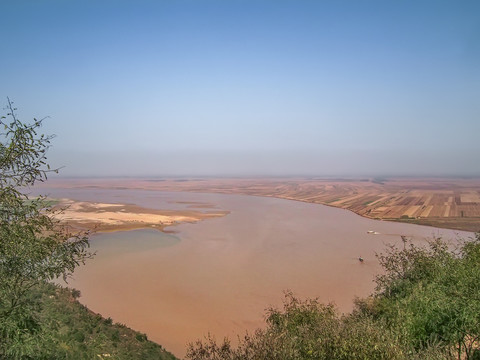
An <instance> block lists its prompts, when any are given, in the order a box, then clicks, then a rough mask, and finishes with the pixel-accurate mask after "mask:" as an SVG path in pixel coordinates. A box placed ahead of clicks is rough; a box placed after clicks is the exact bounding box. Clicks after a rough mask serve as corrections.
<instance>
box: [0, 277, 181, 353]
mask: <svg viewBox="0 0 480 360" xmlns="http://www.w3.org/2000/svg"><path fill="white" fill-rule="evenodd" d="M79 295H80V294H79V292H78V290H71V289H67V288H63V287H60V286H57V285H53V284H51V283H43V284H39V285H37V286H36V287H34V288H32V289H31V290H30V291H29V295H28V300H29V303H30V306H32V307H33V308H34V310H35V323H36V324H37V325H36V326H35V327H33V328H29V334H30V335H31V336H29V337H28V338H26V337H24V338H23V339H24V341H22V342H18V343H16V344H15V343H12V344H9V347H8V349H9V352H10V353H9V354H5V353H3V356H4V357H5V358H21V359H45V360H46V359H79V360H81V359H118V360H127V359H132V360H135V359H147V360H148V359H152V360H153V359H155V360H157V359H159V360H173V359H176V358H175V356H173V355H172V354H170V353H169V352H167V351H166V350H164V349H163V348H162V347H161V346H160V345H158V344H156V343H154V342H151V341H149V340H148V339H147V336H146V335H145V334H142V333H139V332H136V331H134V330H132V329H129V328H128V327H126V326H125V325H121V324H113V322H112V320H111V319H110V318H108V319H105V318H103V317H101V316H100V315H98V314H95V313H93V312H92V311H90V310H88V309H87V308H86V307H85V306H84V305H82V304H80V303H79V302H78V301H77V300H76V298H77V297H78V296H79ZM0 358H3V357H2V352H1V351H0Z"/></svg>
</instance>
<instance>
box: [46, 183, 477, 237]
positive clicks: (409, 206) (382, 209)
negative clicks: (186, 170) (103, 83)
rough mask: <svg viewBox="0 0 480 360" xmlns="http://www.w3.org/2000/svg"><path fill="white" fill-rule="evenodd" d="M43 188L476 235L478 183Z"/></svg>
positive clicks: (73, 185) (78, 185)
mask: <svg viewBox="0 0 480 360" xmlns="http://www.w3.org/2000/svg"><path fill="white" fill-rule="evenodd" d="M380 180H381V181H380ZM45 185H46V187H47V188H48V187H56V186H61V187H65V188H72V189H73V188H96V189H131V190H135V189H136V190H156V191H180V192H199V193H220V194H242V195H254V196H263V197H274V198H279V199H286V200H295V201H301V202H306V203H313V204H321V205H326V206H331V207H336V208H341V209H345V210H350V211H352V212H354V213H355V214H357V215H360V216H362V217H365V218H368V219H374V220H385V221H394V222H401V223H410V224H418V225H425V226H433V227H439V228H445V229H453V230H463V231H471V232H478V231H480V178H391V179H390V178H389V179H383V178H382V179H377V178H373V179H364V178H362V179H348V178H345V179H344V178H340V179H339V178H335V179H329V178H289V177H285V178H199V177H194V178H190V179H189V178H174V177H166V178H162V179H151V178H147V179H135V178H68V179H54V180H49V182H48V184H45ZM132 226H133V225H132ZM147 227H150V225H149V226H147ZM136 228H138V226H136Z"/></svg>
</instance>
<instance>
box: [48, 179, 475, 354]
mask: <svg viewBox="0 0 480 360" xmlns="http://www.w3.org/2000/svg"><path fill="white" fill-rule="evenodd" d="M42 192H43V193H48V194H50V196H52V197H68V198H70V199H76V200H84V201H97V202H117V203H133V204H137V205H140V206H145V207H151V208H157V209H185V208H187V207H190V208H191V207H192V206H195V204H198V206H199V208H201V207H205V204H213V205H215V207H216V208H217V209H222V210H229V211H231V213H230V214H229V215H227V216H225V217H222V218H215V219H208V220H205V221H202V222H200V223H196V224H182V225H178V226H172V227H169V228H168V230H173V231H174V233H173V234H164V233H161V232H158V231H156V230H151V229H145V230H133V231H127V232H117V233H105V234H96V235H94V236H92V238H91V246H92V249H93V250H94V251H96V252H97V255H96V257H95V258H94V259H93V260H90V261H88V263H87V265H85V266H82V267H80V268H78V269H77V270H76V271H75V274H74V276H73V279H71V280H70V282H69V284H68V285H69V286H71V287H75V288H77V289H79V290H80V291H81V294H82V296H81V298H80V301H81V302H82V303H84V304H85V305H87V306H88V307H89V308H90V309H92V310H93V311H95V312H99V313H101V314H102V315H103V316H105V317H111V318H112V319H113V320H114V321H116V322H120V323H124V324H126V325H128V326H129V327H132V328H134V329H136V330H139V331H142V332H144V333H146V334H147V335H148V337H149V338H150V339H151V340H154V341H156V342H158V343H160V344H162V345H163V346H164V347H165V348H166V349H167V350H169V351H171V352H173V353H174V354H175V355H177V356H179V357H182V356H184V355H185V350H186V344H187V342H190V341H194V340H196V339H197V338H202V337H203V336H204V335H207V333H210V334H213V335H215V336H216V337H217V339H222V338H223V336H229V337H230V338H233V339H235V338H236V335H237V334H240V335H242V334H244V333H245V331H246V330H249V331H251V330H253V329H255V328H257V327H261V326H263V324H264V323H263V316H264V313H265V311H264V310H265V308H267V307H268V306H270V305H274V306H280V305H281V304H282V300H283V292H284V291H285V290H287V289H288V290H291V291H293V292H294V293H295V294H296V295H297V296H298V297H300V298H305V297H318V298H319V299H320V301H322V302H335V303H336V304H337V306H338V308H339V310H340V311H341V312H347V311H350V310H351V309H352V305H353V299H354V297H355V296H359V297H363V296H366V295H368V294H369V293H371V292H372V290H373V288H374V283H373V279H374V277H375V275H376V274H378V273H379V271H380V268H379V265H378V263H377V260H376V258H375V253H376V252H381V251H382V250H384V249H385V245H386V244H388V243H397V244H398V245H399V246H401V244H402V242H401V238H400V235H406V236H408V237H410V238H412V239H413V241H415V242H420V243H421V242H423V241H425V239H427V238H431V237H432V236H443V237H444V238H446V239H452V241H453V240H455V239H457V238H459V237H468V236H472V235H473V234H471V233H466V232H459V231H453V230H445V229H436V228H432V227H425V226H418V225H409V224H401V223H393V222H385V221H376V220H370V219H366V218H362V217H360V216H358V215H356V214H354V213H351V212H349V211H346V210H342V209H337V208H332V207H327V206H322V205H317V204H308V203H302V202H298V201H291V200H283V199H275V198H266V197H253V196H243V195H221V194H197V193H182V192H154V191H142V190H96V189H48V190H46V191H45V189H43V191H42ZM204 210H209V209H204ZM368 231H376V232H379V233H380V234H379V235H372V234H367V232H368ZM360 256H361V257H362V258H363V259H364V262H363V263H361V262H360V261H359V260H358V258H359V257H360Z"/></svg>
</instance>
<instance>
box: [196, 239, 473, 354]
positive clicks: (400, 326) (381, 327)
mask: <svg viewBox="0 0 480 360" xmlns="http://www.w3.org/2000/svg"><path fill="white" fill-rule="evenodd" d="M379 260H380V263H381V264H382V266H383V268H384V273H383V274H382V275H380V276H378V277H377V279H376V284H377V287H376V291H375V293H374V294H372V295H371V296H370V297H368V298H367V299H361V300H360V299H358V300H356V304H355V309H354V311H353V312H352V313H351V314H348V315H340V314H339V313H338V311H337V310H336V308H335V306H334V305H332V304H328V305H324V304H320V303H319V302H318V301H316V300H306V301H301V300H298V299H297V298H295V297H294V296H293V295H292V294H291V293H287V294H286V299H285V302H284V308H283V309H281V310H279V309H275V308H271V309H269V310H268V311H267V314H266V328H265V329H259V330H257V331H256V332H255V333H254V334H247V335H245V336H244V337H243V338H241V339H239V345H238V346H237V347H233V346H232V345H231V343H230V341H229V340H228V339H224V340H223V341H222V342H220V343H217V341H216V340H215V339H213V338H211V337H208V338H206V339H205V340H203V341H202V340H198V341H197V342H196V343H194V344H190V345H189V348H188V353H187V357H188V358H189V359H192V360H234V359H238V360H240V359H242V360H245V359H246V360H248V359H251V360H254V359H258V360H260V359H272V360H274V359H275V360H276V359H278V360H290V359H291V360H294V359H295V360H297V359H298V360H300V359H480V341H479V340H480V234H477V235H476V237H475V239H472V240H471V241H466V242H464V243H462V244H461V246H459V248H458V249H456V250H454V251H452V250H449V247H448V246H447V244H446V243H445V242H444V241H442V240H440V239H434V240H432V241H431V242H430V243H429V246H428V247H425V248H424V247H417V246H414V245H413V244H409V245H408V246H405V248H402V249H398V248H396V247H390V248H389V249H388V251H387V252H386V253H385V254H382V255H379Z"/></svg>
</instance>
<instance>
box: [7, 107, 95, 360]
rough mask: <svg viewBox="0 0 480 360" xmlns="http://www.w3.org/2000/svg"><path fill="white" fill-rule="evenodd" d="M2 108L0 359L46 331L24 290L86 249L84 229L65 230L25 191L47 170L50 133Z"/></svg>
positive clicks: (19, 354) (32, 348) (29, 352)
mask: <svg viewBox="0 0 480 360" xmlns="http://www.w3.org/2000/svg"><path fill="white" fill-rule="evenodd" d="M6 110H7V113H6V115H5V116H2V117H1V118H0V127H1V131H2V132H1V133H0V358H3V357H7V358H30V357H34V354H35V353H36V352H37V350H38V349H39V348H40V347H41V346H42V343H43V341H45V337H46V336H47V334H45V333H44V332H43V331H42V326H41V323H40V322H39V320H38V310H39V304H38V302H37V301H36V299H34V298H33V299H32V297H31V296H30V290H31V289H32V288H34V287H35V286H37V285H39V284H41V283H43V282H46V281H49V280H52V279H55V278H57V277H59V276H63V277H66V276H68V274H70V273H71V272H72V271H73V270H74V268H75V267H76V266H77V265H79V264H80V263H82V262H83V261H84V260H85V259H86V258H87V257H89V256H90V254H89V252H88V237H87V234H83V233H80V234H78V233H77V234H73V233H71V232H70V231H68V229H67V228H66V227H64V226H61V225H60V224H59V223H58V222H57V221H56V220H55V216H54V215H55V213H54V212H53V211H52V210H51V209H50V208H49V203H48V202H47V201H46V199H45V198H44V197H35V198H31V197H29V195H28V191H29V188H30V187H32V186H33V185H35V183H36V182H38V181H45V180H46V179H47V175H48V173H49V172H50V171H52V170H51V169H50V167H49V165H48V164H47V161H46V160H47V158H46V152H47V150H48V147H49V144H50V141H51V140H52V138H53V137H52V136H46V135H43V134H39V133H38V131H39V128H40V127H41V125H42V121H43V120H36V119H34V121H33V122H32V123H23V122H22V121H20V120H19V119H18V117H17V115H16V113H15V111H16V109H15V108H14V106H13V103H12V102H11V101H10V100H8V105H7V108H6ZM54 171H55V170H54Z"/></svg>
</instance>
